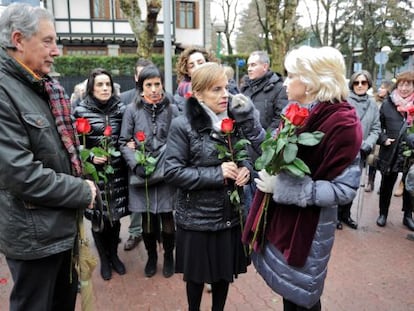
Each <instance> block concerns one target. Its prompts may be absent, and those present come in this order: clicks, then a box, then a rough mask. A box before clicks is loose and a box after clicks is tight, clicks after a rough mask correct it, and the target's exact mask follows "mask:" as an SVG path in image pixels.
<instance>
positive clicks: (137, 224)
mask: <svg viewBox="0 0 414 311" xmlns="http://www.w3.org/2000/svg"><path fill="white" fill-rule="evenodd" d="M129 217H130V219H131V223H130V225H129V227H128V232H129V235H130V236H133V237H134V238H136V237H139V236H141V235H142V215H141V213H135V212H132V213H131V215H130V216H129Z"/></svg>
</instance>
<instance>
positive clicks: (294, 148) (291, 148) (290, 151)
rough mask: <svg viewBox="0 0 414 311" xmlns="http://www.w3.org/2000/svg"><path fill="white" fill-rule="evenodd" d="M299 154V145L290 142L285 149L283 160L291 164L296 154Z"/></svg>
mask: <svg viewBox="0 0 414 311" xmlns="http://www.w3.org/2000/svg"><path fill="white" fill-rule="evenodd" d="M297 154H298V145H296V144H291V143H288V144H287V145H286V147H285V149H284V150H283V160H284V161H285V163H287V164H289V163H291V162H293V160H295V158H296V155H297Z"/></svg>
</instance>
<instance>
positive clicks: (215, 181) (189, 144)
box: [164, 97, 251, 231]
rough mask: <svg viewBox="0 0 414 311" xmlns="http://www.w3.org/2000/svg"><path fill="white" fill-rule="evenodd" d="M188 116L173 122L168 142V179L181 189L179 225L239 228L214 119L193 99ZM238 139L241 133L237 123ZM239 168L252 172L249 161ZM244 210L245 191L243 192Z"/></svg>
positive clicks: (221, 142)
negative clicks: (222, 167)
mask: <svg viewBox="0 0 414 311" xmlns="http://www.w3.org/2000/svg"><path fill="white" fill-rule="evenodd" d="M186 107H188V108H186V109H185V111H186V113H185V115H182V116H179V117H177V118H175V119H174V120H173V121H172V124H171V128H170V132H169V135H168V140H167V149H166V159H165V167H164V169H165V179H166V181H167V182H169V183H171V184H174V185H176V186H177V187H179V188H178V194H177V202H176V214H175V216H176V224H177V225H178V226H180V227H181V228H184V229H189V230H197V231H218V230H223V229H228V228H231V227H233V226H236V225H238V224H239V223H240V221H239V219H240V218H239V217H240V214H239V210H238V208H237V207H235V206H233V205H232V204H231V202H230V194H231V192H232V190H233V182H232V181H231V180H227V184H225V182H224V180H223V173H222V169H221V164H222V162H223V161H224V160H220V159H219V158H218V151H217V146H216V145H217V144H222V145H224V144H225V141H224V139H223V137H222V136H221V135H220V134H218V133H217V132H215V131H214V130H213V129H212V124H211V119H210V117H209V116H208V114H207V113H206V112H205V110H204V109H203V108H202V107H201V105H200V104H199V102H198V101H197V100H196V99H195V98H193V97H191V98H189V99H188V100H187V102H186ZM235 133H236V134H235V135H234V136H235V138H236V140H238V139H240V138H241V134H240V133H241V131H240V130H239V129H238V127H237V124H236V129H235ZM233 143H235V142H233ZM239 166H245V167H248V168H249V169H251V163H250V162H249V161H243V162H242V163H241V164H240V165H239ZM239 194H240V197H241V208H242V209H243V191H239Z"/></svg>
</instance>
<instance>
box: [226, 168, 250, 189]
mask: <svg viewBox="0 0 414 311" xmlns="http://www.w3.org/2000/svg"><path fill="white" fill-rule="evenodd" d="M221 169H222V171H223V177H224V179H226V178H230V179H233V180H235V181H236V185H237V186H244V185H245V184H247V182H248V181H249V179H250V172H249V170H248V169H247V168H246V167H237V165H236V163H234V162H223V163H222V164H221Z"/></svg>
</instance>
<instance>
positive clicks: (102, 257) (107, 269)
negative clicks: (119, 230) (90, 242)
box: [92, 230, 112, 281]
mask: <svg viewBox="0 0 414 311" xmlns="http://www.w3.org/2000/svg"><path fill="white" fill-rule="evenodd" d="M92 236H93V239H94V241H95V246H96V249H97V251H98V255H99V261H100V263H101V277H102V278H103V279H104V280H105V281H108V280H110V279H111V278H112V269H111V264H110V261H109V257H108V254H109V249H108V243H107V241H105V235H104V234H103V233H100V232H95V231H93V230H92Z"/></svg>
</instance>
